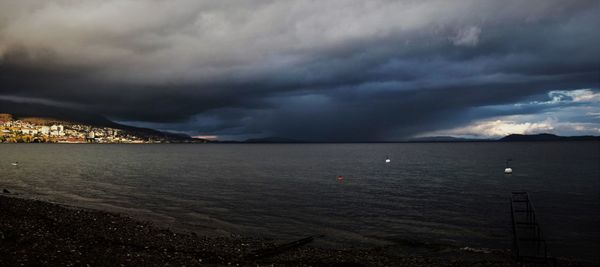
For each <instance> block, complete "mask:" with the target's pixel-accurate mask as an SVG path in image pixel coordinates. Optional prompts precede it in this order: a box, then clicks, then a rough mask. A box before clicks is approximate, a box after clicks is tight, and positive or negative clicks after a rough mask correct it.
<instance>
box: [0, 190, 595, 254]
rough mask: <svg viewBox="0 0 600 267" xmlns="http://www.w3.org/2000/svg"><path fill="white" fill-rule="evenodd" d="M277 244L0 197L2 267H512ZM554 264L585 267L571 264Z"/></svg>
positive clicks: (405, 249) (394, 249)
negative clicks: (217, 236) (198, 232)
mask: <svg viewBox="0 0 600 267" xmlns="http://www.w3.org/2000/svg"><path fill="white" fill-rule="evenodd" d="M299 238H301V237H299ZM278 245H280V244H278V243H275V242H273V241H270V240H260V239H252V238H244V237H220V238H214V237H204V236H199V235H197V234H195V233H180V232H174V231H171V230H169V229H165V228H162V227H160V226H157V225H154V224H153V223H151V222H145V221H140V220H135V219H132V218H130V217H128V216H126V215H124V214H119V213H112V212H106V211H100V210H93V209H84V208H77V207H72V206H66V205H60V204H54V203H49V202H44V201H39V200H32V199H26V198H21V197H18V196H15V195H13V194H7V193H6V192H5V193H3V194H0V266H38V265H44V266H47V265H52V266H56V265H60V266H86V265H89V266H140V265H143V266H157V265H161V266H198V265H204V266H227V265H232V266H513V265H514V262H513V261H512V259H511V257H510V255H509V253H508V252H497V251H496V252H491V253H489V252H488V253H483V252H480V251H472V250H468V249H459V248H448V247H438V246H423V245H415V244H405V245H395V246H385V247H376V248H371V249H352V248H351V249H341V250H337V249H324V248H317V247H312V246H310V244H306V245H303V246H297V247H293V246H292V247H291V248H287V249H285V250H283V249H282V250H273V249H274V248H276V247H277V246H278ZM415 246H418V247H417V248H416V249H415ZM558 265H559V266H585V265H583V264H582V263H577V262H573V261H559V264H558Z"/></svg>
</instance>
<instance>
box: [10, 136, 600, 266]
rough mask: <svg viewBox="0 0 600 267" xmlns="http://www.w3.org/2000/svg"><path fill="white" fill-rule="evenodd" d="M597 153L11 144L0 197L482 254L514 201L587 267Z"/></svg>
mask: <svg viewBox="0 0 600 267" xmlns="http://www.w3.org/2000/svg"><path fill="white" fill-rule="evenodd" d="M599 151H600V147H599V144H598V142H578V143H454V144H448V143H447V144H285V145H284V144H278V145H259V144H248V145H243V144H235V145H234V144H231V145H225V144H221V145H214V144H204V145H56V144H16V145H0V187H6V188H9V189H12V190H13V191H16V192H20V193H22V194H28V195H32V196H36V197H40V198H43V199H47V200H52V201H57V202H62V203H67V204H72V205H79V206H84V207H94V208H102V209H107V210H114V211H120V212H127V213H129V214H132V215H134V216H140V217H142V218H149V219H153V220H157V221H161V222H163V223H165V224H168V225H171V226H172V227H177V228H182V229H187V230H192V231H196V232H201V233H204V234H210V235H215V234H217V235H222V234H226V233H235V234H242V235H252V236H262V237H269V238H275V239H293V238H296V237H302V236H306V235H310V234H317V233H320V234H325V235H326V236H327V237H326V238H325V239H323V240H321V241H319V242H320V243H321V244H322V245H346V246H347V245H349V244H351V245H353V246H362V245H373V244H377V245H382V244H389V243H393V242H396V241H403V240H407V239H408V240H416V241H419V242H442V243H449V244H456V245H468V246H481V247H492V248H508V247H509V245H510V233H511V232H510V222H509V219H510V216H509V206H508V197H509V195H510V192H511V191H519V190H524V191H529V192H530V194H532V197H533V200H534V204H535V205H536V209H537V212H538V216H539V217H540V219H541V222H542V228H543V230H544V232H545V234H546V236H547V239H548V242H549V245H550V250H551V251H552V252H554V254H559V255H566V256H577V257H583V258H588V259H589V258H591V259H594V257H595V256H594V253H595V251H597V250H600V245H599V244H598V243H597V240H600V232H599V231H598V227H597V225H600V224H599V223H600V212H599V211H600V185H599V178H598V177H600V170H599V168H600V166H599V164H600V163H599V162H600V155H599V154H600V152H599ZM386 155H390V157H391V159H392V162H391V163H389V164H386V163H384V160H385V157H386ZM506 158H513V159H514V161H513V162H512V163H513V164H512V167H513V169H514V170H515V173H514V174H513V175H510V176H506V175H504V174H503V169H504V160H505V159H506ZM14 161H18V162H20V165H19V166H18V167H15V166H11V164H10V163H11V162H14ZM338 175H343V176H344V180H343V181H338V180H337V179H336V177H337V176H338Z"/></svg>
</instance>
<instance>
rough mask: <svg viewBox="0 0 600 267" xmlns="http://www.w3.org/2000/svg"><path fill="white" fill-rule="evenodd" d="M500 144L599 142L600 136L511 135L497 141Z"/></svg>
mask: <svg viewBox="0 0 600 267" xmlns="http://www.w3.org/2000/svg"><path fill="white" fill-rule="evenodd" d="M498 141H500V142H544V141H546V142H547V141H600V136H593V135H584V136H558V135H554V134H548V133H542V134H531V135H524V134H511V135H508V136H505V137H502V138H500V140H498Z"/></svg>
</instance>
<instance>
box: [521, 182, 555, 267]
mask: <svg viewBox="0 0 600 267" xmlns="http://www.w3.org/2000/svg"><path fill="white" fill-rule="evenodd" d="M510 210H511V219H512V230H513V255H514V257H515V260H516V261H517V262H518V263H519V265H520V266H523V264H525V263H535V264H543V265H545V266H548V265H549V264H550V263H551V262H554V263H555V261H553V260H552V259H551V258H549V257H548V248H547V245H546V240H545V239H544V236H543V234H542V229H541V228H540V225H539V223H538V221H537V219H536V217H535V209H534V208H533V204H532V203H531V199H530V198H529V194H528V193H527V192H512V195H511V198H510Z"/></svg>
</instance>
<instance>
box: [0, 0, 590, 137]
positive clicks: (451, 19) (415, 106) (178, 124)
mask: <svg viewBox="0 0 600 267" xmlns="http://www.w3.org/2000/svg"><path fill="white" fill-rule="evenodd" d="M599 12H600V8H599V6H598V2H597V1H527V2H524V1H508V2H506V1H503V2H502V3H500V2H499V1H461V2H453V1H417V2H415V1H368V2H364V1H327V2H313V1H285V2H266V1H256V2H252V1H246V2H244V4H228V3H224V2H222V1H84V2H71V1H50V2H44V3H40V2H38V1H31V2H28V1H14V2H10V1H9V2H4V3H2V4H0V96H5V100H6V97H7V96H8V97H13V98H14V97H18V98H19V99H27V98H31V99H45V100H47V101H52V103H58V104H57V105H67V106H69V107H78V108H80V109H84V110H86V111H88V112H96V113H100V114H104V115H106V116H109V117H110V118H113V119H116V120H120V121H128V122H134V123H136V124H138V125H139V124H144V125H150V126H154V127H158V128H161V129H168V130H176V131H186V132H189V133H192V134H194V133H209V134H219V135H252V134H256V135H279V136H286V137H294V138H305V139H314V140H347V141H356V140H391V139H400V138H403V137H407V136H412V135H414V134H419V133H422V132H427V131H434V130H437V129H444V128H451V127H453V126H455V125H457V124H464V123H468V122H470V121H472V120H476V119H479V118H485V117H490V116H494V115H500V114H501V112H500V113H497V114H492V113H493V112H492V111H490V110H480V111H479V112H475V113H474V112H472V111H473V110H474V109H476V108H477V107H481V106H489V105H501V104H508V103H514V102H518V101H521V100H523V99H527V98H528V97H529V98H530V97H532V96H536V95H540V94H545V93H546V92H548V91H550V90H572V89H578V88H598V79H599V78H598V72H599V70H598V55H600V51H599V50H600V48H599V47H600V37H599V35H598V34H597V33H596V29H595V28H594V27H595V26H596V25H598V23H599V22H600V19H599V18H598V16H597V14H598V13H599Z"/></svg>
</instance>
